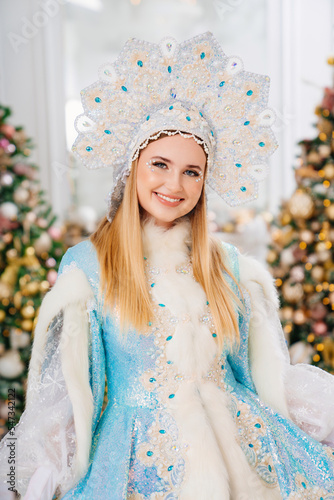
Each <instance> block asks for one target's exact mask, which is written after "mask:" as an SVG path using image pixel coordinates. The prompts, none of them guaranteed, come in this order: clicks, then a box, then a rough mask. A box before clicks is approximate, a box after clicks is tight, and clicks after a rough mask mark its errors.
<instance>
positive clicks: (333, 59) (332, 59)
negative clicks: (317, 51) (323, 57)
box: [327, 56, 334, 66]
mask: <svg viewBox="0 0 334 500" xmlns="http://www.w3.org/2000/svg"><path fill="white" fill-rule="evenodd" d="M327 64H329V65H330V66H334V57H332V56H330V57H328V59H327Z"/></svg>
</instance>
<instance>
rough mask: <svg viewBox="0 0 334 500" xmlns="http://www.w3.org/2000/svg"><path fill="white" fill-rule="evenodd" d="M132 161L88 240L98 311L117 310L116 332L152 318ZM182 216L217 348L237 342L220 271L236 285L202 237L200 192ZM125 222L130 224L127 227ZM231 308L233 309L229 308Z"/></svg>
mask: <svg viewBox="0 0 334 500" xmlns="http://www.w3.org/2000/svg"><path fill="white" fill-rule="evenodd" d="M137 165H138V159H136V160H135V161H133V162H132V167H131V172H130V175H129V177H128V179H127V182H126V185H125V190H124V197H123V200H122V202H121V204H120V206H119V208H118V210H117V212H116V215H115V217H114V219H113V220H112V222H111V223H110V222H109V221H108V219H107V217H104V218H103V219H102V221H101V222H100V224H99V226H98V228H97V229H96V231H95V232H94V233H93V234H92V235H91V236H90V240H91V242H92V243H93V244H94V246H95V248H96V251H97V255H98V259H99V263H100V268H101V281H100V292H101V293H105V296H104V308H110V309H112V308H113V307H115V306H116V307H117V310H118V312H119V317H120V324H121V329H122V331H123V332H125V331H126V330H127V329H128V328H129V327H130V326H131V327H134V328H135V329H137V330H139V331H144V330H145V329H146V328H147V325H148V323H149V322H150V321H152V318H153V308H152V304H151V300H150V296H149V291H148V287H147V282H146V276H145V271H144V254H143V246H142V236H141V214H140V207H139V203H138V197H137V185H136V179H137ZM204 189H205V188H204V185H203V190H202V193H201V196H200V198H199V201H198V203H197V205H196V207H195V208H194V209H193V210H192V211H191V212H190V214H188V217H189V219H190V222H191V229H192V231H191V233H192V252H191V258H192V264H193V273H194V277H195V279H196V280H197V281H198V282H199V283H200V285H201V286H202V288H203V289H204V291H205V293H206V296H207V300H208V302H209V304H210V310H211V314H212V317H213V321H214V324H215V328H216V335H217V340H218V346H219V348H220V349H221V348H222V346H223V343H224V341H228V342H230V344H231V345H235V343H236V344H238V343H239V336H240V335H239V326H238V314H237V311H238V310H240V309H242V308H243V303H242V302H241V301H240V299H239V298H238V297H237V295H236V294H235V293H234V292H233V290H232V289H231V287H230V286H229V285H228V283H227V280H226V279H225V277H224V274H223V273H224V272H226V273H227V274H228V275H229V276H230V277H231V278H232V280H233V281H234V282H235V284H236V285H237V287H238V289H239V291H240V293H241V296H242V292H241V290H240V287H239V284H238V283H237V281H236V280H235V278H234V276H233V275H232V274H231V273H230V271H229V270H228V268H227V266H226V265H225V262H224V257H223V250H222V246H221V244H220V243H219V242H218V241H217V240H215V239H214V238H212V237H211V238H210V237H209V234H208V224H207V214H206V202H205V190H204ZM129 221H131V223H129ZM235 308H236V309H235Z"/></svg>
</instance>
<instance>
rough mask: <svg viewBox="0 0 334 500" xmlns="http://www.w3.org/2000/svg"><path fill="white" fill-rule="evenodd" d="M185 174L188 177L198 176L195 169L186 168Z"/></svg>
mask: <svg viewBox="0 0 334 500" xmlns="http://www.w3.org/2000/svg"><path fill="white" fill-rule="evenodd" d="M185 174H186V175H188V176H189V177H198V176H199V173H198V172H196V170H186V171H185Z"/></svg>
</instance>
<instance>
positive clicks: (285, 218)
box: [281, 212, 291, 226]
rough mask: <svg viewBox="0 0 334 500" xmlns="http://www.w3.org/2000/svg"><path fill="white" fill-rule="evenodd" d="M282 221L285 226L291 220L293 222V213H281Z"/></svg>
mask: <svg viewBox="0 0 334 500" xmlns="http://www.w3.org/2000/svg"><path fill="white" fill-rule="evenodd" d="M281 222H282V224H283V226H286V225H287V224H290V222H291V215H290V214H289V212H284V213H283V214H282V215H281Z"/></svg>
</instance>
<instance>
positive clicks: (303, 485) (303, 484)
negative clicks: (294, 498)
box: [302, 481, 306, 490]
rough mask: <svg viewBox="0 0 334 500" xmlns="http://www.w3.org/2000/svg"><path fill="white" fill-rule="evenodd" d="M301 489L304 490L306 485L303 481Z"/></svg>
mask: <svg viewBox="0 0 334 500" xmlns="http://www.w3.org/2000/svg"><path fill="white" fill-rule="evenodd" d="M302 487H303V488H305V490H306V484H305V483H304V481H302Z"/></svg>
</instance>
